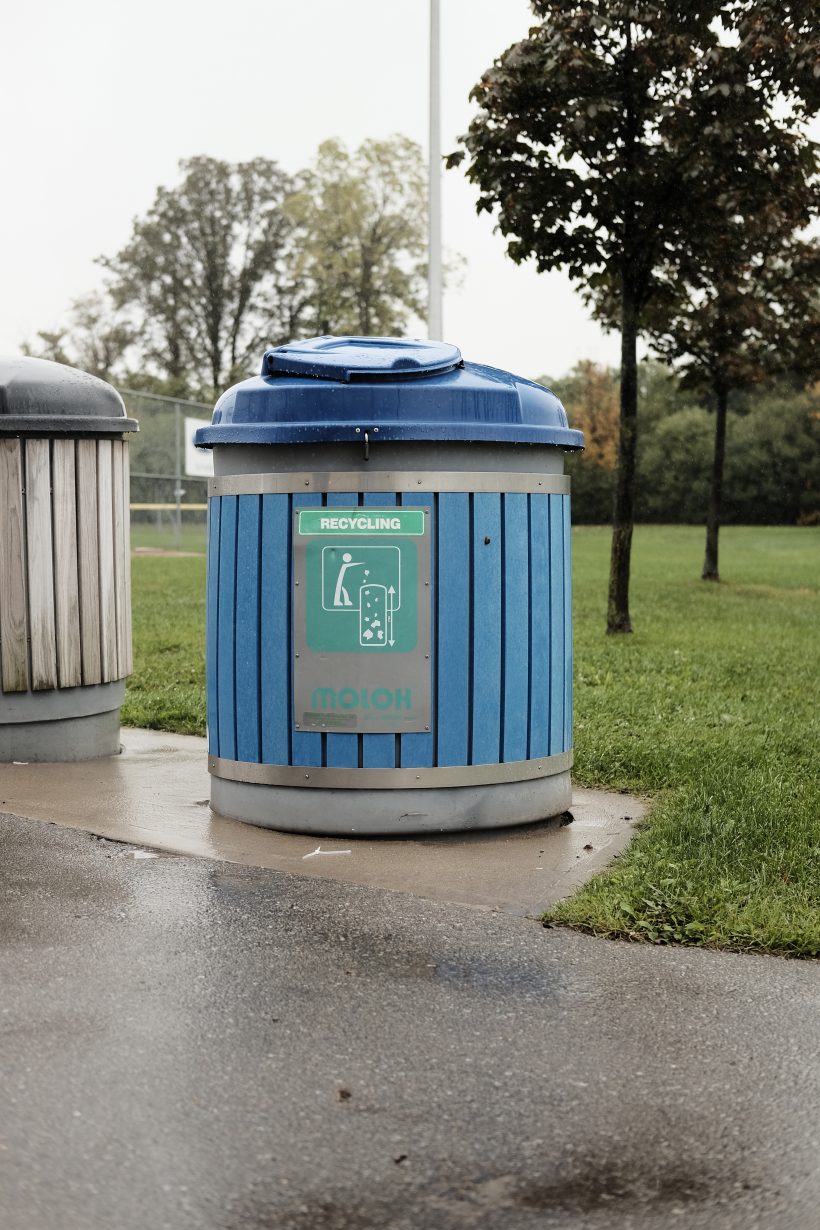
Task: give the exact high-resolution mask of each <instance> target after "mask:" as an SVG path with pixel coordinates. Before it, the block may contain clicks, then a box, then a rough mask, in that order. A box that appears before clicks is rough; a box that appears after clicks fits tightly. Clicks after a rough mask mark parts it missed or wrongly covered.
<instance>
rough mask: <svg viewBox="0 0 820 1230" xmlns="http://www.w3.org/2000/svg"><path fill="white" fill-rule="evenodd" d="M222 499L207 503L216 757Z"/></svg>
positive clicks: (208, 650)
mask: <svg viewBox="0 0 820 1230" xmlns="http://www.w3.org/2000/svg"><path fill="white" fill-rule="evenodd" d="M221 512H222V499H221V498H212V499H210V500H208V581H207V603H206V630H205V677H206V700H207V706H208V718H207V720H208V751H209V752H210V753H211V755H212V756H218V755H219V754H220V753H219V704H218V690H217V689H218V679H219V673H218V660H219V658H218V654H219V635H218V630H219V541H220V539H219V532H220V519H221Z"/></svg>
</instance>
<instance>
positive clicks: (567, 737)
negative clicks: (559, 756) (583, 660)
mask: <svg viewBox="0 0 820 1230" xmlns="http://www.w3.org/2000/svg"><path fill="white" fill-rule="evenodd" d="M561 503H562V506H563V513H564V672H565V673H564V746H563V748H562V750H563V751H565V752H568V751H569V749H570V748H571V747H572V547H571V544H570V508H569V496H568V495H564V496H561Z"/></svg>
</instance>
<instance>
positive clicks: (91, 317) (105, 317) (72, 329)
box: [22, 291, 134, 380]
mask: <svg viewBox="0 0 820 1230" xmlns="http://www.w3.org/2000/svg"><path fill="white" fill-rule="evenodd" d="M37 337H38V338H39V341H38V342H37V343H35V344H31V343H28V342H26V343H24V345H23V347H22V349H23V353H24V354H29V355H36V356H37V357H38V358H41V359H51V360H52V361H53V362H54V363H67V364H69V365H73V366H75V367H80V368H82V370H83V371H86V372H90V373H91V375H92V376H99V377H100V379H101V380H110V379H111V378H112V376H113V375H114V373H115V372H116V371H117V370H120V369H121V366H122V364H123V361H124V359H125V356H126V354H127V352H128V348H129V347H130V346H131V345H132V343H133V341H134V329H133V327H132V326H131V324H130V323H129V321H128V320H127V319H126V318H125V317H123V315H122V314H121V313H119V312H118V311H117V309H116V308H115V307H114V305H113V303H112V302H111V300H110V299H109V298H108V296H106V295H104V294H102V293H100V292H98V291H97V292H93V293H91V294H89V295H82V296H81V297H80V298H79V299H75V300H74V302H73V303H72V304H71V307H70V309H69V314H68V323H67V324H66V325H65V326H64V327H63V328H62V329H55V330H52V331H49V330H48V329H41V330H40V331H39V332H38V334H37Z"/></svg>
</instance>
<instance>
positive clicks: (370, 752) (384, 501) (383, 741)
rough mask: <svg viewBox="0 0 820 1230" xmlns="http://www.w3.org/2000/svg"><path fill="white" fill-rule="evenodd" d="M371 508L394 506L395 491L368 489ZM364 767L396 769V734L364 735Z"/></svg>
mask: <svg viewBox="0 0 820 1230" xmlns="http://www.w3.org/2000/svg"><path fill="white" fill-rule="evenodd" d="M362 503H363V504H364V506H365V507H366V508H367V507H370V508H374V507H375V508H392V507H393V506H394V505H395V503H396V495H395V492H392V491H391V492H380V491H368V492H366V493H365V495H364V498H363V500H362ZM362 767H363V768H365V769H395V767H396V736H395V735H394V734H390V735H362Z"/></svg>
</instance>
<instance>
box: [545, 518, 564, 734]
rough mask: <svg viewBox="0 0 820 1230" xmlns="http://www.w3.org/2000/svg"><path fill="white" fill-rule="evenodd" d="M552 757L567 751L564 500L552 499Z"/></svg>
mask: <svg viewBox="0 0 820 1230" xmlns="http://www.w3.org/2000/svg"><path fill="white" fill-rule="evenodd" d="M547 499H548V500H549V502H550V746H549V754H550V756H555V755H557V753H558V752H562V751H563V750H564V668H565V663H564V516H563V508H562V504H561V501H562V499H563V496H560V495H550V496H548V497H547Z"/></svg>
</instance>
